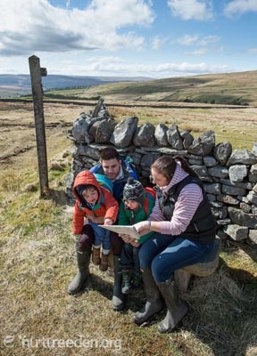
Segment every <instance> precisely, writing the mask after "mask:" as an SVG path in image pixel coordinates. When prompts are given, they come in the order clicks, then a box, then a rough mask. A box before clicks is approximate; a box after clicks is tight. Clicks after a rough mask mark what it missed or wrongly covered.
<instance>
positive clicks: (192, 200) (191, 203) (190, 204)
mask: <svg viewBox="0 0 257 356" xmlns="http://www.w3.org/2000/svg"><path fill="white" fill-rule="evenodd" d="M202 200H203V193H202V189H201V188H200V187H199V186H198V185H197V184H195V183H191V184H188V185H186V186H185V187H184V188H183V189H182V190H181V192H180V194H179V197H178V200H177V201H176V204H175V209H174V212H173V216H172V218H171V221H163V222H162V223H161V229H160V232H161V233H162V234H171V235H174V236H176V235H180V234H182V233H183V232H184V231H185V230H186V228H187V227H188V225H189V224H190V221H191V220H192V218H193V216H194V214H195V212H196V210H197V208H198V206H199V204H200V203H201V201H202ZM154 220H155V219H154Z"/></svg>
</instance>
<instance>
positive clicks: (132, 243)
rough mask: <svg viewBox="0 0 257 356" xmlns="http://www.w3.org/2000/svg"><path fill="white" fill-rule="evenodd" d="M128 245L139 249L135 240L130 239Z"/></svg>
mask: <svg viewBox="0 0 257 356" xmlns="http://www.w3.org/2000/svg"><path fill="white" fill-rule="evenodd" d="M130 244H131V245H132V246H133V247H139V246H140V243H139V242H137V240H135V239H132V238H131V241H130Z"/></svg>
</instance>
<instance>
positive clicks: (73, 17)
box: [0, 0, 257, 78]
mask: <svg viewBox="0 0 257 356" xmlns="http://www.w3.org/2000/svg"><path fill="white" fill-rule="evenodd" d="M0 14H1V15H0V16H1V18H0V74H29V65H28V58H29V57H30V56H32V55H36V56H38V57H39V58H40V66H41V67H45V68H47V72H48V75H49V74H62V75H76V76H78V75H82V76H122V77H135V76H136V77H138V76H139V77H152V78H169V77H174V76H188V75H199V74H212V73H229V72H241V71H248V70H256V69H257V68H256V66H257V25H256V23H257V0H0Z"/></svg>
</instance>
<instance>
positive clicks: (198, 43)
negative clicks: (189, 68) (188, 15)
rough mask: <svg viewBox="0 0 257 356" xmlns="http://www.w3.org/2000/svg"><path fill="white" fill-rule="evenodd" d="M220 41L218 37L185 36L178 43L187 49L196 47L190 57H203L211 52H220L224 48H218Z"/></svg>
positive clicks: (178, 39)
mask: <svg viewBox="0 0 257 356" xmlns="http://www.w3.org/2000/svg"><path fill="white" fill-rule="evenodd" d="M219 41H220V38H219V37H218V36H214V35H210V36H200V35H197V34H194V35H185V36H182V37H180V38H177V40H176V42H177V43H178V44H180V45H181V46H186V47H195V48H196V49H194V50H193V51H191V52H190V53H187V54H188V55H194V56H202V55H205V54H207V53H209V52H210V51H215V52H218V51H219V52H220V51H221V50H222V47H218V46H217V43H218V42H219Z"/></svg>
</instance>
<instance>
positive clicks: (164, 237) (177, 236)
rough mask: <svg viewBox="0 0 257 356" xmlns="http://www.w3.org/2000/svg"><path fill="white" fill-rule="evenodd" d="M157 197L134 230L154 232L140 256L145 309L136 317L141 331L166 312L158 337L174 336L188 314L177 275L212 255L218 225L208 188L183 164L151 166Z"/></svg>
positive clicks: (165, 159)
mask: <svg viewBox="0 0 257 356" xmlns="http://www.w3.org/2000/svg"><path fill="white" fill-rule="evenodd" d="M151 175H152V179H153V182H154V183H155V184H156V185H157V197H156V201H155V206H154V208H153V211H152V213H151V215H150V217H149V220H147V221H141V222H139V223H137V224H135V225H134V227H135V228H136V230H137V231H138V232H139V233H140V234H143V233H146V231H148V232H149V231H154V232H155V233H154V235H153V236H152V237H150V238H149V239H148V240H147V241H146V242H145V243H144V244H143V245H142V247H141V249H140V251H139V261H140V267H141V270H142V277H143V281H144V287H145V293H146V297H147V300H146V304H145V306H144V307H143V308H142V310H140V311H139V312H137V313H136V314H135V316H134V322H135V323H136V324H138V325H141V324H143V323H144V322H146V321H147V320H148V319H149V318H150V317H151V316H152V315H153V314H155V313H157V312H159V311H160V310H161V309H162V308H163V300H164V302H165V304H166V307H167V314H166V317H165V319H164V320H163V321H162V322H161V323H160V324H159V326H158V330H159V332H169V331H172V330H173V329H174V328H175V327H176V325H177V324H178V323H179V322H180V321H181V320H182V318H183V317H184V315H185V314H186V313H187V310H188V308H187V305H186V303H184V302H183V301H181V300H180V299H179V298H178V295H177V293H176V289H175V286H174V282H173V276H174V271H176V270H178V269H180V268H182V267H185V266H189V265H192V264H195V263H197V262H201V261H202V260H203V259H204V257H205V255H206V254H207V253H208V252H209V251H210V250H211V249H212V247H213V243H214V239H215V231H216V222H215V219H214V217H213V215H212V213H211V209H210V205H209V202H208V199H207V197H206V194H205V192H204V190H203V185H202V183H201V181H200V180H199V178H198V177H197V176H196V174H195V173H194V172H193V171H192V169H191V168H190V167H189V166H188V164H187V163H186V161H185V160H184V159H182V158H176V159H173V158H171V157H170V156H162V157H160V158H158V159H157V160H156V161H155V162H154V163H153V164H152V166H151Z"/></svg>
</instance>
